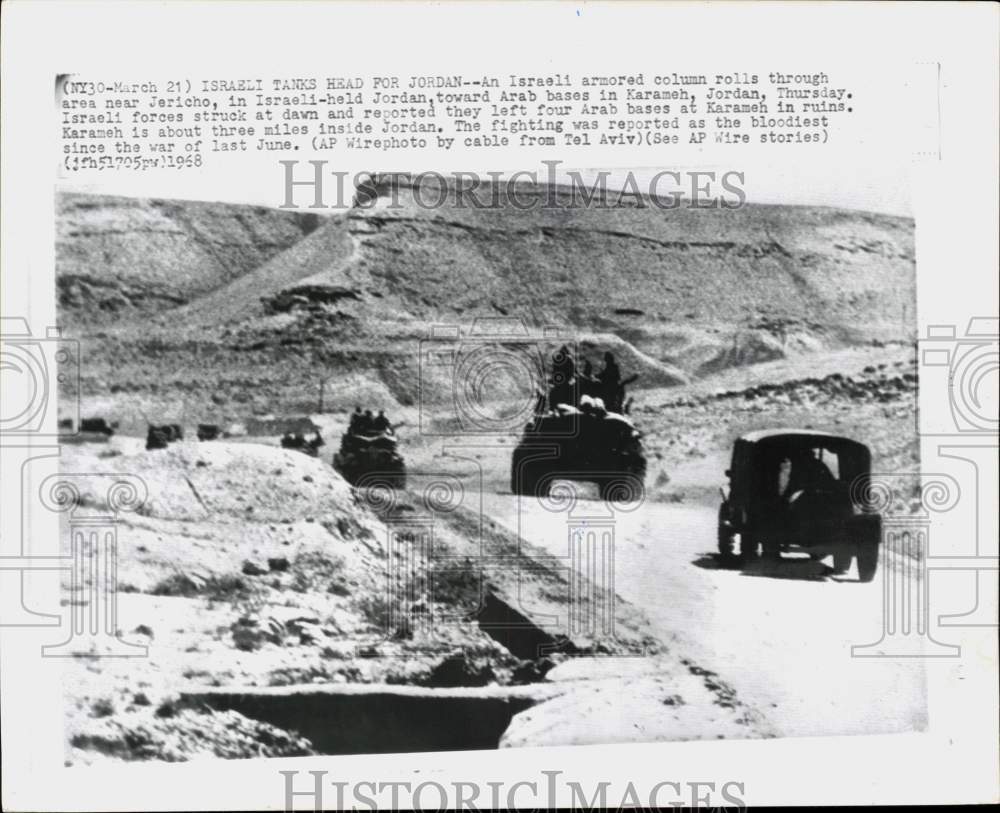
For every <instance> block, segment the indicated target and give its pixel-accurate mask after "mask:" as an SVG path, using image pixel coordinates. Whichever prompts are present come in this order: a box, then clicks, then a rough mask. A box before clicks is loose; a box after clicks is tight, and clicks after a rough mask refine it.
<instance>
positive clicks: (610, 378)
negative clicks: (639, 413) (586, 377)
mask: <svg viewBox="0 0 1000 813" xmlns="http://www.w3.org/2000/svg"><path fill="white" fill-rule="evenodd" d="M621 379H622V375H621V371H620V370H619V369H618V364H617V363H616V362H615V357H614V355H613V354H612V353H611V351H610V350H609V351H607V352H605V354H604V369H602V370H601V372H599V373H598V374H597V380H598V381H600V382H601V398H602V399H603V401H604V405H605V406H606V407H607V408H608V409H610V410H611V411H612V412H619V411H620V410H621V403H620V402H621V398H620V397H619V385H620V384H621Z"/></svg>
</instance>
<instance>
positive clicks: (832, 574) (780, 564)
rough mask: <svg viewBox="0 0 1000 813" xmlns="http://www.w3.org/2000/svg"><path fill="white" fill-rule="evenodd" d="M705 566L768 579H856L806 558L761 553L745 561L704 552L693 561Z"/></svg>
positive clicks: (697, 565)
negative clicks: (775, 556) (776, 556)
mask: <svg viewBox="0 0 1000 813" xmlns="http://www.w3.org/2000/svg"><path fill="white" fill-rule="evenodd" d="M691 564H693V565H695V566H696V567H700V568H702V569H703V570H739V571H740V575H742V576H756V577H762V578H766V579H797V580H799V581H814V582H825V581H834V582H853V581H857V579H851V578H849V577H847V576H846V575H845V574H843V573H837V571H836V570H834V569H833V568H832V567H830V566H829V565H825V564H823V562H817V561H815V560H813V559H806V558H789V557H782V558H781V559H768V558H765V557H761V558H758V559H754V560H752V561H750V562H744V561H743V560H742V559H740V558H739V557H736V556H733V557H730V558H726V557H723V556H721V555H720V554H718V553H703V554H701V555H700V556H699V557H698V558H697V559H695V560H694V561H692V563H691Z"/></svg>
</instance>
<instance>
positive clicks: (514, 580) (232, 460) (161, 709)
mask: <svg viewBox="0 0 1000 813" xmlns="http://www.w3.org/2000/svg"><path fill="white" fill-rule="evenodd" d="M64 457H65V460H64V464H65V465H66V466H68V467H71V469H72V470H73V471H75V472H88V471H101V472H106V473H109V472H123V473H129V474H132V475H138V476H140V477H141V478H142V479H143V480H144V481H145V483H146V485H147V487H148V489H149V499H148V501H147V502H146V503H145V504H144V505H143V507H142V508H141V509H140V510H139V512H138V513H137V514H135V515H126V516H125V519H124V522H123V525H122V526H121V528H120V531H119V560H118V574H117V575H118V580H119V590H120V595H119V608H118V612H119V619H120V623H121V624H122V634H123V638H124V639H125V640H128V641H130V642H132V643H136V644H141V645H144V646H146V647H148V657H139V658H128V659H117V658H101V657H97V656H98V655H100V653H99V652H95V651H87V650H83V651H80V652H79V653H77V657H75V658H74V659H72V661H70V662H69V665H68V667H67V672H66V686H67V694H68V697H69V703H70V705H69V713H68V721H67V738H68V739H67V744H68V748H69V756H68V761H69V762H71V763H73V764H77V763H87V762H91V761H93V760H94V759H105V758H112V759H126V760H128V759H161V760H181V759H191V758H195V757H199V756H205V755H214V756H219V757H246V756H283V755H284V756H288V755H296V754H308V753H313V752H314V749H313V745H312V744H311V743H310V742H309V741H308V740H306V739H305V738H303V737H301V736H299V735H298V734H297V733H296V732H295V731H294V730H285V729H283V728H281V727H280V726H275V725H271V724H268V723H267V722H264V721H261V720H257V719H253V718H251V717H247V716H245V715H241V714H240V713H238V712H236V711H232V710H227V709H211V708H208V707H207V706H205V705H204V704H198V703H194V704H192V703H189V702H185V701H184V698H185V696H187V695H190V694H192V693H197V692H198V691H200V690H203V689H206V688H211V687H217V688H219V687H222V688H226V687H230V688H233V687H242V688H244V689H246V688H247V687H262V688H263V687H282V686H296V687H298V686H302V685H304V684H312V685H317V686H324V687H336V686H338V685H345V686H346V685H354V686H356V685H359V684H367V685H376V684H378V685H390V686H415V687H421V686H422V687H428V688H446V687H476V686H483V687H488V686H498V687H503V686H517V685H522V684H531V683H536V682H538V681H542V680H544V679H545V676H546V674H547V672H548V671H550V670H552V669H553V668H554V667H556V666H557V665H559V664H560V663H563V662H565V661H568V660H573V659H585V658H588V657H592V656H593V655H595V654H597V655H600V656H602V657H606V656H610V655H614V654H615V653H618V654H627V655H638V654H645V655H646V656H649V657H652V658H654V659H656V660H655V661H654V662H659V663H661V664H662V666H661V667H660V673H661V674H660V678H659V682H653V683H650V682H649V681H648V679H646V677H645V676H643V677H642V680H641V681H640V684H641V685H642V686H645V689H644V691H647V692H654V693H655V692H659V691H666V689H667V688H671V687H672V688H671V692H670V693H671V694H672V695H676V694H677V693H678V691H679V690H680V689H681V688H682V687H681V685H680V684H673V683H670V682H669V681H668V682H667V683H666V684H664V683H663V681H664V680H665V677H664V676H665V675H667V674H671V673H673V674H675V675H678V676H681V678H682V682H683V683H684V684H685V685H687V684H691V685H693V686H694V687H695V691H694V693H693V694H692V693H691V692H690V691H689V692H687V693H686V694H687V698H688V700H687V701H685V702H686V703H689V704H690V707H691V708H690V710H688V709H685V715H684V716H685V718H690V719H688V720H687V722H686V723H685V729H684V730H690V731H693V730H694V729H695V728H698V725H699V724H698V723H697V720H698V719H701V717H702V716H703V714H704V712H705V710H706V709H708V710H714V711H713V714H712V719H713V720H715V722H706V721H705V720H702V724H704V725H708V726H709V727H710V728H711V729H712V730H715V729H716V728H719V727H720V726H721V728H719V731H720V733H725V732H728V734H729V735H732V733H733V731H734V730H738V731H740V732H744V733H745V732H746V731H748V730H754V731H756V730H758V729H756V728H754V725H755V723H754V722H753V720H752V716H748V713H747V712H746V711H745V710H742V711H741V710H740V709H739V707H738V704H731V703H727V704H726V705H725V706H724V707H720V706H717V704H716V703H715V695H714V692H715V691H717V689H716V687H714V686H709V685H707V684H706V683H705V682H704V681H703V680H701V679H698V680H695V681H693V683H692V682H691V679H690V672H689V670H688V668H687V667H686V666H684V665H683V664H680V663H679V660H678V658H679V656H678V655H676V654H673V653H668V652H667V651H666V650H665V649H664V648H663V647H662V646H661V645H659V644H658V642H657V641H655V640H654V639H653V638H652V637H651V636H649V635H648V633H646V632H644V629H645V622H644V621H643V617H642V614H641V613H640V612H638V611H637V610H636V609H634V608H631V607H629V606H627V605H624V603H623V604H622V605H621V607H620V608H619V613H618V619H617V620H618V630H617V635H616V636H615V637H614V640H610V639H609V640H608V641H602V640H601V639H600V638H599V637H598V638H593V637H581V636H572V635H566V634H564V633H563V632H560V629H562V628H564V627H565V622H563V623H562V625H561V626H560V624H555V625H549V628H548V629H546V628H545V625H544V624H542V625H540V626H537V627H536V626H534V625H531V627H530V629H529V630H527V631H525V630H521V631H517V630H515V631H514V632H513V633H512V632H511V630H510V629H509V627H510V626H511V620H510V618H506V619H505V618H504V617H502V612H505V611H506V610H498V609H497V608H508V607H512V608H515V609H514V610H512V612H515V613H519V612H520V611H519V610H517V609H516V608H519V607H524V606H530V607H531V608H532V613H537V614H538V615H539V616H541V617H543V618H544V617H556V616H558V615H559V614H560V613H561V612H562V611H564V610H565V605H566V604H567V602H568V596H569V585H568V574H567V572H566V571H565V568H564V566H562V565H560V563H558V562H557V561H555V560H553V559H552V557H551V556H548V555H544V554H540V553H539V552H537V551H532V550H527V549H525V548H524V547H523V546H522V545H519V544H518V542H517V540H516V539H514V538H512V537H511V535H510V534H509V533H507V532H503V531H501V530H500V529H498V528H497V527H496V526H494V525H493V524H492V523H489V522H488V521H486V522H483V521H482V519H481V517H479V516H476V515H475V514H473V513H471V512H469V511H468V510H462V511H460V512H458V513H457V514H455V515H454V516H451V517H449V518H448V521H447V522H445V523H443V524H442V523H439V525H440V527H436V528H435V531H436V536H435V548H434V551H433V554H432V555H433V559H434V561H433V562H431V561H430V558H429V556H428V553H429V552H428V551H425V550H422V549H420V548H414V547H413V546H412V545H408V544H402V545H401V544H400V543H399V539H398V537H393V536H391V535H390V533H389V529H388V525H390V524H392V523H394V522H398V521H399V520H400V518H402V519H403V520H404V521H405V522H407V523H410V522H412V520H411V515H412V514H413V513H414V512H419V511H420V510H421V505H420V496H419V494H418V495H410V496H406V497H403V496H400V497H399V498H398V499H397V500H396V501H395V502H394V503H393V504H392V505H391V506H388V505H385V504H379V503H372V504H368V503H367V502H365V501H364V500H359V498H358V495H357V494H355V493H352V490H351V489H350V487H349V486H347V484H346V483H345V482H344V481H343V480H342V479H341V478H340V477H339V475H337V474H336V473H335V472H334V471H333V470H332V468H331V467H330V466H329V465H328V464H327V463H325V462H323V461H321V460H317V459H314V458H311V457H309V456H307V455H305V454H301V453H298V452H293V451H287V450H283V449H280V448H276V447H274V446H273V445H263V444H255V443H226V442H206V443H198V442H181V443H177V444H174V445H172V446H170V447H169V448H168V449H167V450H154V451H147V450H145V449H144V448H143V444H142V442H141V441H140V440H139V439H136V438H129V437H125V436H116V437H113V438H112V439H111V441H110V442H109V443H106V444H102V443H83V444H78V445H72V446H67V447H66V448H65V449H64ZM98 500H99V496H98V494H97V493H96V491H95V492H93V493H90V492H87V493H85V494H84V495H83V505H84V506H93V505H96V503H97V501H98ZM393 540H395V541H393ZM428 574H430V575H428ZM71 595H72V594H71ZM70 600H72V599H70ZM484 607H485V608H486V609H485V611H484ZM498 612H501V616H500V617H499V628H498V629H492V630H491V629H490V628H489V627H488V625H487V627H486V628H485V629H484V625H483V623H482V622H483V619H484V618H487V617H491V618H492V619H493V621H494V622H495V623H497V621H498V617H497V613H498ZM517 619H518V621H517V622H515V623H520V622H527V616H522V615H519V614H518V615H517ZM600 677H601V679H602V680H603V683H601V684H600V685H601V686H604V690H607V689H608V687H609V686H611V685H612V684H614V683H615V680H611V682H610V683H609V682H608V678H609V675H607V674H604V675H601V676H600ZM630 679H631V678H630V677H629V675H628V674H627V673H626V674H625V675H623V676H620V677H618V678H617V682H618V684H619V690H620V684H621V682H622V681H624V680H630ZM566 686H567V687H568V688H569V689H572V691H571V692H569V694H570V695H572V696H573V697H576V696H577V694H578V693H579V692H580V691H581V689H582V688H583V687H586V689H587V692H590V691H592V690H596V689H595V687H596V688H599V686H598V684H597V683H594V682H593V681H584V682H583V683H579V682H573V683H567V684H566ZM560 694H563V693H562V692H560ZM585 696H586V697H589V695H581V697H580V699H579V701H580V702H585V700H584V699H583V698H584V697H585ZM561 702H563V703H567V702H577V701H576V700H573V699H572V697H571V698H569V699H565V698H564V699H563V700H562V701H561ZM586 702H589V701H586ZM674 702H680V701H671V703H674ZM720 715H721V716H720ZM717 718H718V719H717ZM723 718H724V719H723ZM744 718H745V719H744ZM740 720H742V722H740ZM518 725H519V726H521V725H526V723H524V724H522V723H519V724H518ZM734 726H735V727H736V728H735V729H734V728H733V727H734ZM748 727H749V728H748ZM522 738H523V734H515V733H512V734H511V735H510V737H508V738H507V740H506V744H512V743H517V742H520V741H521V739H522Z"/></svg>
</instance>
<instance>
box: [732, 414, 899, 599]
mask: <svg viewBox="0 0 1000 813" xmlns="http://www.w3.org/2000/svg"><path fill="white" fill-rule="evenodd" d="M870 474H871V452H870V451H869V449H868V447H867V446H865V445H864V444H863V443H858V442H857V441H855V440H851V439H850V438H846V437H839V436H837V435H829V434H826V433H823V432H815V431H811V430H804V429H771V430H766V431H760V432H751V433H749V434H746V435H743V436H742V437H740V438H739V439H738V440H737V441H736V443H735V444H734V446H733V456H732V462H731V464H730V468H729V469H728V470H727V471H726V476H727V477H728V478H729V488H728V490H727V489H723V490H722V504H721V506H720V507H719V529H718V545H719V553H720V554H722V556H723V557H726V558H730V557H733V556H734V555H735V549H736V542H737V538H738V539H739V548H740V556H741V557H742V558H743V559H744V560H745V561H746V560H752V559H753V558H755V557H756V556H757V555H758V554H759V553H760V552H761V549H762V548H763V552H764V554H765V555H766V556H769V557H772V558H774V557H777V558H780V556H781V552H782V551H789V550H800V551H805V552H807V553H808V554H809V555H810V556H811V557H812V558H813V559H822V558H824V557H826V556H828V555H831V554H832V555H833V565H834V569H835V570H836V571H837V572H846V571H847V570H848V569H849V568H850V565H851V560H852V559H855V558H856V559H857V563H858V578H859V579H860V580H861V581H863V582H868V581H871V580H872V579H873V578H874V577H875V572H876V570H877V569H878V554H879V545H880V544H881V541H882V525H881V516H880V515H879V514H878V513H876V512H875V511H874V509H873V507H872V506H871V505H870V504H869V503H867V502H865V499H866V493H867V489H866V488H865V487H864V484H865V481H866V479H867V477H868V476H869V475H870Z"/></svg>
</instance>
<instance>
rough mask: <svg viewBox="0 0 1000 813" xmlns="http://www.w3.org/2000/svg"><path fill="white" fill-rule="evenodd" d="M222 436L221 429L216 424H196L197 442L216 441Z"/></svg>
mask: <svg viewBox="0 0 1000 813" xmlns="http://www.w3.org/2000/svg"><path fill="white" fill-rule="evenodd" d="M221 434H222V429H221V428H220V427H219V425H218V424H214V423H200V424H198V440H216V439H217V438H218V437H219V435H221Z"/></svg>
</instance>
